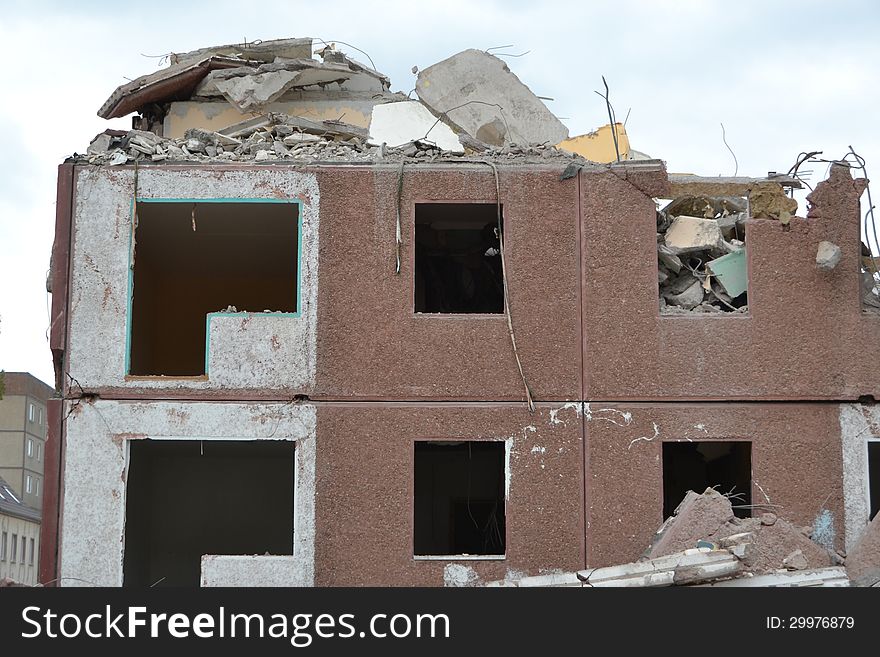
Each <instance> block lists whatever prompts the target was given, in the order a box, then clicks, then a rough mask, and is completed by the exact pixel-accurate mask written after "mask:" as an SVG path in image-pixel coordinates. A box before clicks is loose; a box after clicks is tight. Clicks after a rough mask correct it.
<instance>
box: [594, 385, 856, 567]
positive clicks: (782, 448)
mask: <svg viewBox="0 0 880 657" xmlns="http://www.w3.org/2000/svg"><path fill="white" fill-rule="evenodd" d="M590 407H591V408H593V407H599V404H598V403H592V404H590ZM602 407H607V408H611V409H614V410H615V411H617V413H614V416H611V415H609V414H608V412H607V411H606V412H605V414H604V416H603V417H599V416H597V414H596V413H595V412H592V413H589V414H588V418H587V425H586V435H587V439H586V440H587V467H586V471H587V473H588V474H587V488H586V491H587V492H586V496H587V562H588V563H589V565H590V566H609V565H613V564H615V563H625V562H627V561H633V560H635V559H637V558H638V557H639V556H640V555H641V554H642V553H643V552H644V551H645V549H646V548H647V547H648V546H649V544H650V542H651V537H652V535H653V533H654V531H655V530H656V528H657V527H659V526H660V523H661V522H662V521H663V463H662V453H663V450H662V444H663V442H664V441H688V440H690V441H700V440H747V441H751V442H752V458H751V460H752V491H751V495H752V504H764V503H766V504H767V505H772V506H768V507H767V509H766V510H771V511H773V512H775V513H777V514H778V515H780V516H782V517H784V518H787V519H788V520H790V521H791V522H793V523H795V524H798V525H813V523H814V521H815V519H816V517H817V516H818V515H819V514H820V512H822V511H823V510H827V511H829V512H830V513H831V516H830V517H831V519H832V520H833V519H837V522H836V523H834V526H835V527H837V528H838V530H839V529H841V528H842V525H843V523H842V522H841V520H842V519H843V517H844V516H843V504H844V502H843V497H844V496H843V473H842V460H841V453H840V438H839V435H840V429H839V426H838V405H837V404H827V403H815V404H806V403H773V404H769V403H763V404H759V403H725V404H720V403H703V404H683V403H682V404H680V403H662V402H658V403H653V404H648V403H622V402H614V403H611V402H607V403H603V404H602ZM626 418H629V419H628V420H627V419H626ZM611 420H614V421H613V422H612V421H611ZM724 492H726V491H724ZM833 540H834V544H835V546H836V547H837V548H841V547H842V546H843V536H842V535H841V534H837V535H835V536H834V537H833Z"/></svg>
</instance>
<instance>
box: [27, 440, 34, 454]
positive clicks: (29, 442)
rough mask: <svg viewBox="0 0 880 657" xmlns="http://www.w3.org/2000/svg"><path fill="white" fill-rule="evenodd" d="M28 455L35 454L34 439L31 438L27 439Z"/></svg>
mask: <svg viewBox="0 0 880 657" xmlns="http://www.w3.org/2000/svg"><path fill="white" fill-rule="evenodd" d="M27 455H28V458H31V457H32V456H33V455H34V441H33V440H32V439H31V438H28V439H27Z"/></svg>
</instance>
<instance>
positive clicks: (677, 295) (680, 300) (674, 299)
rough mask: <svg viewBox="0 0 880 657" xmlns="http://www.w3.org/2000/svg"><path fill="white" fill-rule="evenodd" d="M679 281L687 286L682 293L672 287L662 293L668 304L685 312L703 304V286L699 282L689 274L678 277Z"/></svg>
mask: <svg viewBox="0 0 880 657" xmlns="http://www.w3.org/2000/svg"><path fill="white" fill-rule="evenodd" d="M677 281H684V282H685V283H686V285H687V286H686V287H684V289H683V290H681V291H680V292H675V289H674V288H673V287H671V286H669V287H667V288H666V291H664V292H663V293H662V294H663V298H664V299H665V300H666V302H667V303H669V304H671V305H673V306H678V307H679V308H684V309H685V310H691V309H693V308H696V307H697V306H699V305H700V304H701V303H703V285H702V284H701V283H700V281H699V280H697V279H696V278H694V277H693V276H692V275H691V274H690V273H689V272H687V273H684V274H682V275H681V276H680V277H678V279H677Z"/></svg>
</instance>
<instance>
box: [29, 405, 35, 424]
mask: <svg viewBox="0 0 880 657" xmlns="http://www.w3.org/2000/svg"><path fill="white" fill-rule="evenodd" d="M33 421H34V405H33V404H28V422H33Z"/></svg>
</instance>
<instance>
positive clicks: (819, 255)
mask: <svg viewBox="0 0 880 657" xmlns="http://www.w3.org/2000/svg"><path fill="white" fill-rule="evenodd" d="M841 255H842V254H841V251H840V247H839V246H837V245H836V244H834V243H833V242H828V241H825V240H822V241H821V242H819V248H818V249H817V250H816V266H817V267H818V268H819V269H821V270H823V271H831V270H832V269H834V268H835V267H836V266H837V263H838V262H840V257H841Z"/></svg>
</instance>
